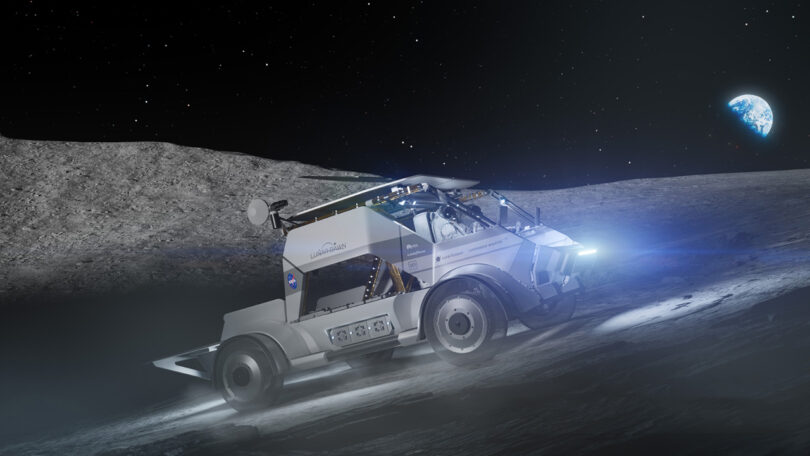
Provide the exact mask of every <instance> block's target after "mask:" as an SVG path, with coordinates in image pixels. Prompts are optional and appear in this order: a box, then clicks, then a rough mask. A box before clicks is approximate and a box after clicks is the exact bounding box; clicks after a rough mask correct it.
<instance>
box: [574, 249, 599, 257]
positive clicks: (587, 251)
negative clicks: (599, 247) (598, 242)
mask: <svg viewBox="0 0 810 456" xmlns="http://www.w3.org/2000/svg"><path fill="white" fill-rule="evenodd" d="M595 253H596V249H584V250H580V251H579V252H577V255H579V256H585V255H593V254H595Z"/></svg>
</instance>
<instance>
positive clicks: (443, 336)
mask: <svg viewBox="0 0 810 456" xmlns="http://www.w3.org/2000/svg"><path fill="white" fill-rule="evenodd" d="M434 328H435V330H436V338H437V339H438V341H439V342H440V343H441V344H442V346H443V347H444V348H446V349H447V350H449V351H451V352H453V353H469V352H471V351H473V350H475V349H477V348H478V347H480V346H481V345H482V344H483V343H484V341H485V340H486V335H487V318H486V314H485V312H484V307H483V306H482V305H481V303H480V302H479V301H478V300H477V299H475V298H474V297H472V296H470V295H466V294H463V295H462V294H457V295H452V296H448V297H447V298H445V299H444V300H443V301H442V303H441V304H440V305H439V308H438V310H437V312H436V320H435V322H434Z"/></svg>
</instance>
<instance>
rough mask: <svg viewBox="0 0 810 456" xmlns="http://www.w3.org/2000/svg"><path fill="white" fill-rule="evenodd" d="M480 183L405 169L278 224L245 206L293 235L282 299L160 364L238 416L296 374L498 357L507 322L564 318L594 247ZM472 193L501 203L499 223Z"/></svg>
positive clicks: (278, 207)
mask: <svg viewBox="0 0 810 456" xmlns="http://www.w3.org/2000/svg"><path fill="white" fill-rule="evenodd" d="M477 183H478V182H477V181H471V180H461V179H452V178H445V177H435V176H424V175H417V176H411V177H406V178H403V179H399V180H395V181H391V182H387V183H384V184H382V185H378V186H376V187H373V188H369V189H367V190H364V191H361V192H358V193H355V194H352V195H349V196H346V197H343V198H340V199H338V200H335V201H332V202H329V203H326V204H323V205H320V206H317V207H314V208H311V209H307V210H305V211H303V212H299V213H297V214H295V215H292V216H289V217H286V218H284V217H282V216H281V215H280V211H282V210H283V209H284V208H285V207H286V206H287V202H286V201H278V202H275V203H272V204H269V205H268V204H267V203H266V202H264V201H263V200H259V199H257V200H253V201H252V202H251V203H250V206H249V207H248V217H249V219H250V221H251V222H252V223H254V224H257V225H261V224H263V223H265V222H267V221H268V220H269V221H270V223H271V225H272V227H273V228H274V229H281V230H283V232H284V233H285V234H286V237H287V239H286V244H285V247H284V253H283V256H282V263H283V280H284V283H285V297H284V299H275V300H272V301H268V302H265V303H262V304H258V305H255V306H252V307H248V308H245V309H241V310H238V311H235V312H231V313H228V314H226V315H225V316H224V327H223V330H222V335H221V337H220V342H219V343H216V344H212V345H210V346H206V347H202V348H198V349H195V350H191V351H188V352H185V353H181V354H178V355H174V356H171V357H168V358H164V359H161V360H158V361H155V362H154V364H155V366H157V367H159V368H162V369H167V370H171V371H174V372H179V373H182V374H187V375H192V376H195V377H199V378H202V379H205V380H211V381H212V382H213V384H214V386H215V387H216V388H217V389H218V390H219V391H220V392H221V393H222V395H223V397H224V398H225V400H226V401H227V402H228V403H229V404H230V405H231V406H232V407H234V408H236V409H238V410H246V409H254V408H260V407H265V406H267V405H269V404H271V403H273V402H274V401H275V400H276V398H277V397H278V395H279V394H280V392H281V390H282V386H283V382H284V376H285V375H286V374H287V373H290V372H294V371H300V370H305V369H310V368H315V367H319V366H323V365H326V364H328V363H332V362H337V361H346V362H348V363H349V364H350V365H351V366H352V367H358V366H366V365H369V364H373V363H378V362H384V361H386V360H388V359H390V358H391V356H392V354H393V351H394V349H395V348H396V347H402V346H407V345H413V344H417V343H421V342H425V341H427V342H428V343H430V345H431V347H432V348H433V349H434V350H435V351H436V353H437V354H438V355H439V356H440V357H441V358H442V359H444V360H446V361H448V362H450V363H452V364H455V365H460V366H463V365H475V364H480V363H482V362H484V361H486V360H488V359H490V358H491V357H492V356H494V355H495V354H496V353H497V352H498V350H499V348H500V342H501V341H502V339H503V338H504V337H505V336H506V329H507V326H508V322H509V320H512V319H519V320H520V321H521V322H522V323H523V324H525V325H526V326H528V327H529V328H532V329H539V328H543V327H547V326H551V325H555V324H559V323H561V322H564V321H566V320H568V319H569V318H570V317H571V315H572V314H573V311H574V307H575V304H576V295H577V294H578V292H579V291H580V290H581V288H582V283H581V281H580V278H579V271H580V270H582V269H583V268H584V267H585V266H586V263H587V262H588V259H589V258H591V257H592V256H593V254H594V253H595V250H593V249H586V248H584V247H583V246H581V245H580V244H578V243H577V242H574V241H573V240H571V239H570V238H569V237H568V236H566V235H564V234H562V233H560V232H559V231H556V230H554V229H551V228H549V227H547V226H545V225H544V224H542V223H541V222H540V220H539V212H537V213H536V214H535V215H534V216H533V215H531V214H530V213H528V212H527V211H525V210H523V209H521V208H520V207H518V206H517V205H515V204H514V203H512V202H511V201H510V200H509V199H507V198H506V197H504V196H503V195H501V194H499V193H497V192H495V191H492V190H486V191H481V190H472V189H471V188H472V187H473V186H475V185H476V184H477ZM480 198H495V199H496V200H497V207H498V209H499V211H498V216H497V220H494V219H492V218H490V217H488V216H486V215H485V214H484V212H483V211H482V210H481V208H480V207H479V206H477V205H475V204H473V201H475V200H477V199H480Z"/></svg>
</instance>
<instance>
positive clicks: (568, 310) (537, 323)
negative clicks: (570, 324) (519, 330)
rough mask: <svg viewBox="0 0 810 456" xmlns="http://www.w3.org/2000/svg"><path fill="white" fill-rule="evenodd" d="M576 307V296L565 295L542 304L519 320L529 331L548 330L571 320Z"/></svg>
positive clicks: (521, 316)
mask: <svg viewBox="0 0 810 456" xmlns="http://www.w3.org/2000/svg"><path fill="white" fill-rule="evenodd" d="M576 307H577V297H576V295H572V294H569V295H563V296H558V297H556V298H554V299H550V300H548V301H546V302H544V303H543V304H540V305H539V306H537V307H535V308H533V309H531V310H529V311H528V312H526V313H523V314H521V315H520V316H519V318H520V322H521V323H523V324H524V325H526V326H527V327H529V329H542V328H548V327H551V326H555V325H559V324H560V323H565V322H566V321H568V320H570V319H571V316H572V315H573V314H574V309H576Z"/></svg>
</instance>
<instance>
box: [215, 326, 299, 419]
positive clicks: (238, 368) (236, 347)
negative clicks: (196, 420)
mask: <svg viewBox="0 0 810 456" xmlns="http://www.w3.org/2000/svg"><path fill="white" fill-rule="evenodd" d="M213 380H214V386H215V387H216V389H217V390H218V391H220V393H222V397H223V398H225V401H226V402H228V405H230V406H231V407H233V408H235V409H236V410H240V411H241V410H255V409H259V408H262V407H267V406H268V405H270V404H272V403H273V402H275V400H276V399H277V398H278V394H279V392H280V391H281V387H282V385H283V384H284V379H283V377H282V375H281V373H280V372H279V369H278V367H277V364H276V362H275V360H274V359H273V356H272V355H271V354H270V352H269V351H268V350H267V349H266V348H265V347H264V346H263V345H262V343H261V342H260V341H259V340H258V339H255V338H253V337H240V338H238V339H234V340H232V341H230V342H228V343H226V344H225V346H224V347H223V348H222V349H221V351H220V352H219V353H218V354H217V358H216V362H215V366H214V379H213Z"/></svg>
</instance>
